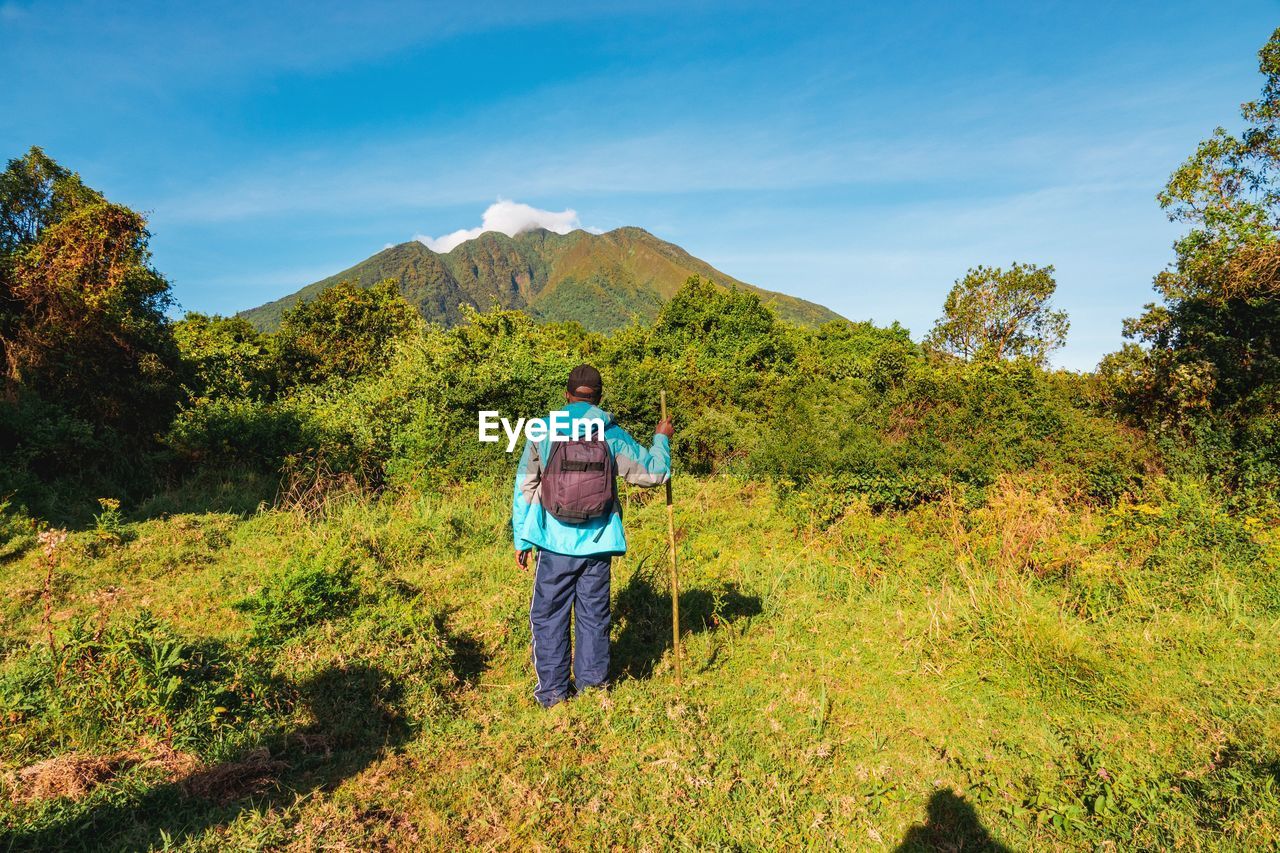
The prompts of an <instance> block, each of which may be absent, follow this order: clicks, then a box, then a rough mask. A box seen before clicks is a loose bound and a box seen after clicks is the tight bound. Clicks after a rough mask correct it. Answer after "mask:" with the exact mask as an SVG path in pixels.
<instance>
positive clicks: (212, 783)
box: [0, 665, 412, 850]
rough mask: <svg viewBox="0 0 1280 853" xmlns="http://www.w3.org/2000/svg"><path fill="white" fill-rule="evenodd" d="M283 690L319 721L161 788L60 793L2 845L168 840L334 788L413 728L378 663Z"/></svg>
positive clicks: (109, 845)
mask: <svg viewBox="0 0 1280 853" xmlns="http://www.w3.org/2000/svg"><path fill="white" fill-rule="evenodd" d="M280 690H281V691H293V698H294V699H296V700H297V701H299V702H301V703H302V704H304V705H305V706H306V707H307V709H308V710H309V711H310V716H311V718H312V722H311V724H310V725H307V726H305V727H304V728H302V729H298V730H280V731H276V732H273V733H270V734H269V735H268V736H266V737H264V738H263V740H262V745H260V746H258V747H256V748H254V749H249V750H246V751H244V752H243V753H242V754H240V755H237V756H236V757H235V758H233V759H231V760H228V761H224V762H221V763H219V764H214V765H205V766H202V767H200V768H198V769H196V770H194V771H189V772H187V773H186V774H184V775H183V776H182V777H181V778H178V779H176V780H175V781H172V782H169V783H165V784H161V785H159V786H156V787H153V788H148V789H143V790H138V789H137V788H136V787H133V786H132V785H130V783H129V781H128V780H127V779H126V780H123V784H121V785H119V786H113V788H112V789H111V790H110V791H99V792H98V793H97V794H96V795H95V796H93V797H91V798H89V799H88V800H86V801H82V802H73V801H70V800H54V801H50V802H49V806H48V808H46V809H44V810H43V811H42V812H41V813H40V814H39V815H38V816H37V817H34V819H32V820H31V821H29V822H28V825H27V826H25V827H23V828H21V829H14V828H13V827H12V826H11V824H10V825H0V849H8V850H103V849H107V850H142V849H148V848H153V849H154V848H167V847H168V846H170V845H173V844H180V843H182V842H183V841H184V840H185V839H187V838H189V837H191V836H194V835H197V834H199V833H202V832H204V831H206V830H208V829H211V828H214V827H218V826H223V825H226V824H228V823H230V822H231V821H233V820H235V819H236V818H237V817H238V816H240V815H241V814H243V813H245V812H249V811H256V812H259V813H264V812H266V811H269V810H270V809H272V808H273V807H278V806H287V805H289V804H292V803H294V802H295V801H296V800H297V799H298V798H299V797H302V796H305V795H307V794H309V793H311V792H315V791H320V790H327V789H331V788H333V787H335V786H337V785H338V784H339V783H341V782H342V781H343V780H344V779H348V778H350V777H352V776H354V775H356V774H357V773H359V772H361V771H362V770H363V769H365V768H366V767H368V766H369V765H370V764H371V763H373V762H374V761H376V760H377V759H378V758H380V757H381V756H382V755H383V754H384V753H385V752H386V751H387V750H390V749H394V748H395V747H397V746H399V745H400V744H402V743H404V742H405V741H406V740H408V739H409V737H410V736H411V734H412V731H411V726H410V725H409V723H408V722H407V721H406V720H405V718H404V715H403V713H402V712H401V710H400V705H401V699H402V689H401V687H400V685H399V683H398V682H396V680H395V679H394V678H393V677H391V676H390V675H389V674H388V673H386V672H385V671H383V670H381V669H378V668H376V667H368V666H362V665H356V666H347V667H334V668H329V669H325V670H322V671H321V672H319V673H317V674H316V675H315V676H313V677H311V678H309V679H307V680H305V681H303V682H301V683H299V684H287V685H282V686H281V688H280ZM273 692H274V691H273ZM263 698H264V699H265V697H263ZM10 820H11V819H10ZM5 823H6V824H8V823H9V821H8V820H6V821H5Z"/></svg>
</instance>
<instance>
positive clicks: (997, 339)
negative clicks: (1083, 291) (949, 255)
mask: <svg viewBox="0 0 1280 853" xmlns="http://www.w3.org/2000/svg"><path fill="white" fill-rule="evenodd" d="M1057 288H1058V284H1057V282H1056V281H1054V278H1053V267H1052V266H1044V267H1037V266H1034V265H1032V264H1018V263H1015V264H1013V265H1012V266H1011V267H1009V269H1007V270H1005V269H1001V268H1000V267H983V266H980V267H975V268H974V269H971V270H969V272H968V273H967V274H966V275H965V277H964V278H962V279H960V280H959V281H957V282H956V283H955V285H954V286H953V287H952V288H951V292H950V293H948V294H947V300H946V302H945V303H944V304H943V309H942V310H943V315H942V317H941V318H940V319H939V320H938V321H937V322H936V323H935V324H934V327H933V330H932V331H931V332H930V333H929V335H928V337H927V338H926V339H925V343H926V345H928V346H930V347H933V348H934V349H938V350H941V351H943V352H949V353H952V354H953V355H958V356H960V357H962V358H964V359H966V360H973V359H996V360H998V359H1006V358H1028V359H1031V360H1032V361H1034V362H1036V363H1037V364H1043V363H1044V362H1045V360H1046V359H1047V358H1048V356H1049V353H1051V352H1053V351H1054V350H1056V349H1058V348H1059V347H1061V346H1062V345H1063V344H1064V343H1065V342H1066V338H1067V329H1068V328H1069V325H1070V324H1069V322H1068V320H1067V313H1066V312H1065V311H1058V310H1054V308H1053V306H1052V304H1051V299H1052V297H1053V294H1054V291H1055V290H1057Z"/></svg>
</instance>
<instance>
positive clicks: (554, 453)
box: [540, 438, 617, 524]
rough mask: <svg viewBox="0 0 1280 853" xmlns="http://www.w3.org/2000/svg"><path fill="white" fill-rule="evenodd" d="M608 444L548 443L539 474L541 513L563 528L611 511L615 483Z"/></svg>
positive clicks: (593, 441) (586, 441) (582, 441)
mask: <svg viewBox="0 0 1280 853" xmlns="http://www.w3.org/2000/svg"><path fill="white" fill-rule="evenodd" d="M616 476H617V475H616V474H614V471H613V454H612V453H611V452H610V451H609V442H607V441H605V440H603V439H600V438H592V439H585V438H579V439H572V440H570V441H553V442H551V452H550V453H548V454H547V464H546V465H545V466H544V467H543V470H542V484H541V489H540V495H541V498H542V501H541V502H542V511H543V512H544V513H546V512H549V513H551V514H552V515H553V516H555V518H556V519H557V520H558V521H562V522H564V523H565V524H581V523H582V522H584V521H590V520H591V519H593V518H599V517H600V516H602V515H607V514H608V513H610V512H612V511H613V502H614V499H615V497H616V496H617V482H616V480H615V477H616Z"/></svg>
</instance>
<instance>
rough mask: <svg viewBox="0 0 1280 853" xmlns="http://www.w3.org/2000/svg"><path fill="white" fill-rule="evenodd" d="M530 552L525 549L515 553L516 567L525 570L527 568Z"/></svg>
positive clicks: (530, 549) (530, 550) (529, 549)
mask: <svg viewBox="0 0 1280 853" xmlns="http://www.w3.org/2000/svg"><path fill="white" fill-rule="evenodd" d="M532 551H533V549H532V548H526V549H525V550H523V551H516V565H517V566H519V567H520V568H521V569H525V570H527V569H528V568H529V554H530V552H532Z"/></svg>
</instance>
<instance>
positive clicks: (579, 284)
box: [240, 228, 841, 331]
mask: <svg viewBox="0 0 1280 853" xmlns="http://www.w3.org/2000/svg"><path fill="white" fill-rule="evenodd" d="M691 275H700V276H702V277H703V278H709V279H711V280H712V281H715V282H716V283H718V284H721V285H724V286H728V287H736V288H740V289H742V290H747V291H750V292H752V293H757V294H759V295H760V297H761V298H762V299H763V300H764V302H765V303H766V304H768V305H771V306H772V307H773V309H774V310H775V311H777V313H778V315H779V316H780V317H782V318H783V319H785V320H790V321H791V322H794V323H800V324H803V325H817V324H819V323H823V322H826V321H827V320H838V319H841V317H840V315H839V314H836V313H835V312H834V311H831V310H829V309H827V308H824V307H823V306H821V305H816V304H814V303H812V302H806V301H805V300H803V299H797V298H796V297H794V296H787V295H786V294H782V293H774V292H773V291H770V290H764V289H763V288H759V287H755V286H754V285H750V284H747V283H745V282H741V281H738V280H737V279H735V278H733V277H732V276H729V275H725V274H724V273H722V272H720V271H719V270H717V269H715V268H714V267H712V266H711V265H710V264H708V263H707V262H706V261H702V260H699V259H698V258H695V257H694V256H693V255H690V254H689V253H688V252H686V251H685V250H684V249H681V248H680V247H679V246H676V245H674V244H672V243H668V242H666V241H665V240H659V239H658V238H657V237H655V236H653V235H652V234H650V233H649V232H648V231H645V230H644V229H643V228H618V229H616V230H614V231H610V232H608V233H606V234H590V233H587V232H586V231H572V232H570V233H568V234H555V233H553V232H551V231H546V230H543V229H541V228H539V229H535V230H532V231H526V232H524V233H522V234H518V235H516V236H515V237H508V236H507V235H505V234H502V233H499V232H496V231H488V232H485V233H484V234H481V235H480V236H479V237H476V238H474V239H471V240H468V241H467V242H465V243H462V244H460V245H458V246H456V247H455V248H454V249H453V250H452V251H450V252H447V253H438V252H433V251H432V250H431V249H428V248H427V247H426V246H424V245H423V244H422V243H420V242H418V241H416V240H414V241H410V242H408V243H401V244H400V245H398V246H392V247H390V248H388V249H384V250H383V251H381V252H379V253H378V254H376V255H374V256H373V257H371V258H368V259H367V260H364V261H361V262H360V263H358V264H356V265H355V266H353V267H351V268H349V269H345V270H343V271H342V272H340V273H337V274H336V275H332V276H330V277H329V278H326V279H324V280H323V281H317V282H316V283H315V284H310V285H307V286H306V287H304V288H302V289H301V290H299V291H297V292H296V293H292V294H290V295H288V296H285V297H283V298H281V299H277V300H276V301H274V302H268V303H267V304H266V305H261V306H259V307H257V308H251V309H249V310H247V311H242V312H241V313H240V316H242V317H246V318H248V319H249V320H250V321H251V322H252V323H254V325H256V326H258V327H259V328H261V329H274V328H276V327H277V326H279V324H280V319H281V317H283V316H284V312H285V311H287V310H288V309H289V308H291V307H292V306H294V305H296V304H297V303H298V302H300V301H303V302H305V301H306V300H308V299H312V298H314V297H315V296H316V295H317V294H319V293H320V292H321V291H323V290H324V289H325V288H328V287H331V286H332V285H335V284H337V283H338V282H340V281H343V280H352V281H355V282H357V283H359V284H360V285H361V286H363V287H368V286H370V285H372V284H376V283H377V282H379V281H382V280H383V279H387V278H392V279H395V280H396V281H398V282H399V284H400V292H401V293H403V294H404V296H405V298H406V299H408V300H409V302H410V303H412V304H413V305H416V306H417V307H418V309H419V310H420V311H422V314H423V316H424V317H426V318H427V319H428V320H434V321H436V322H439V323H442V324H444V325H446V326H448V325H453V324H455V323H457V322H459V321H460V320H461V318H462V312H461V310H460V309H459V305H472V306H474V307H476V308H480V309H486V308H491V307H493V306H499V307H502V308H508V309H519V310H523V311H527V312H528V313H530V314H532V315H533V316H534V317H536V318H538V319H541V320H545V321H556V320H577V321H578V322H580V323H582V325H584V326H586V327H587V328H588V329H592V330H595V331H607V330H609V329H615V328H618V327H619V326H624V325H626V324H627V323H629V322H630V321H631V319H632V317H639V318H640V319H641V320H652V319H653V318H654V317H656V316H657V314H658V309H659V308H661V307H662V305H663V303H664V302H666V301H667V300H668V299H670V298H671V297H672V295H673V294H675V292H676V291H677V290H679V288H680V286H681V285H683V284H684V282H685V279H687V278H688V277H689V276H691Z"/></svg>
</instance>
